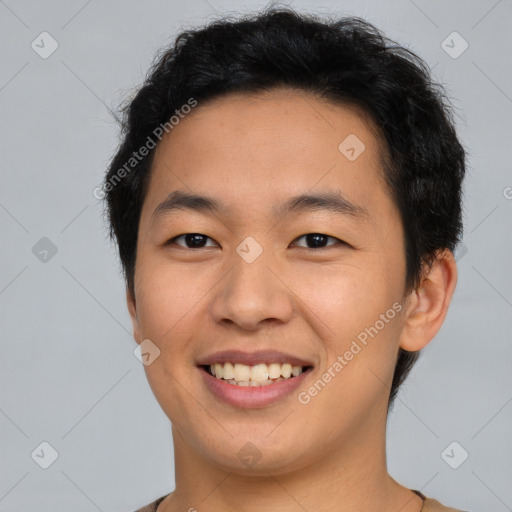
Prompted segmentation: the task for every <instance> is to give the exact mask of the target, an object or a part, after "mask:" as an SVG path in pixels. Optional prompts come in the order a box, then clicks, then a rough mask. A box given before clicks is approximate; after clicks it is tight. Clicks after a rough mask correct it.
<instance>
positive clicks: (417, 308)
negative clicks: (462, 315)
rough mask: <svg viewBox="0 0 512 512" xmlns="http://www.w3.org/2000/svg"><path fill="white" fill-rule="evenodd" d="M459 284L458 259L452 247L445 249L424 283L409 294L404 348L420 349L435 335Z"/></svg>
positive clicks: (402, 337) (403, 331)
mask: <svg viewBox="0 0 512 512" xmlns="http://www.w3.org/2000/svg"><path fill="white" fill-rule="evenodd" d="M456 283H457V264H456V263H455V258H454V256H453V253H452V252H451V251H450V250H449V249H444V250H442V251H440V252H439V253H438V254H437V257H436V260H435V261H434V263H433V264H432V266H431V268H430V270H428V273H427V275H426V276H425V277H424V278H423V279H422V282H421V284H420V285H419V286H418V287H417V289H416V290H414V291H413V292H411V293H410V295H409V296H408V297H407V300H406V311H405V320H404V327H403V329H402V333H401V335H400V339H399V344H400V347H401V348H403V349H404V350H407V351H410V352H416V351H418V350H421V349H422V348H423V347H425V346H426V345H427V344H428V343H429V342H430V341H431V340H432V339H433V338H434V336H435V335H436V334H437V332H438V331H439V329H440V328H441V325H442V324H443V322H444V319H445V317H446V313H447V312H448V306H449V305H450V301H451V299H452V295H453V292H454V290H455V285H456Z"/></svg>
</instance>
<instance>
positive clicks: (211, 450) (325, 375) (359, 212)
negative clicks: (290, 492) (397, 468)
mask: <svg viewBox="0 0 512 512" xmlns="http://www.w3.org/2000/svg"><path fill="white" fill-rule="evenodd" d="M185 195H193V196H202V197H204V198H207V200H204V199H203V200H200V199H197V198H195V199H193V198H192V199H191V198H186V197H185ZM298 196H306V197H302V199H300V200H297V199H296V198H297V197H298ZM403 247H404V245H403V232H402V226H401V221H400V217H399V212H398V210H397V207H396V206H395V204H394V203H393V201H392V199H391V197H390V195H389V191H388V189H387V188H386V185H385V183H384V179H383V169H382V165H381V150H380V146H379V141H378V138H377V136H376V133H375V130H374V129H373V127H372V125H371V123H370V122H369V121H368V120H367V119H366V118H365V116H363V115H362V114H361V112H359V111H358V110H357V109H355V108H354V107H349V106H342V105H338V104H333V103H330V102H327V101H323V100H319V99H317V98H315V97H313V96H310V95H308V94H307V93H301V92H297V91H291V90H284V89H282V90H274V91H271V92H269V91H267V92H265V93H263V94H260V95H250V96H249V95H229V96H227V97H225V98H222V99H216V100H213V101H211V102H209V103H206V104H204V105H201V104H199V105H198V106H197V107H196V108H195V110H193V111H192V112H191V113H190V114H188V115H187V116H186V117H185V118H184V119H182V120H181V121H180V123H179V124H178V125H176V126H175V127H174V128H173V130H172V131H171V132H170V133H169V135H168V136H166V138H164V139H163V140H162V141H161V142H160V144H159V146H158V147H157V149H156V154H155V159H154V162H153V167H152V171H151V179H150V183H149V188H148V191H147V195H146V197H145V201H144V205H143V208H142V213H141V220H140V226H139V235H138V247H137V263H136V270H135V300H133V299H132V298H131V296H129V297H128V304H129V309H130V313H131V316H132V319H133V323H134V336H135V339H136V341H137V342H139V343H140V342H141V341H142V340H150V342H149V343H150V345H147V346H150V347H152V349H151V350H150V353H152V354H153V356H150V357H151V358H153V357H155V356H154V354H157V353H158V350H159V351H160V353H159V355H158V357H156V358H154V360H153V361H152V362H151V364H148V365H147V366H145V371H146V374H147V378H148V380H149V383H150V385H151V388H152V390H153V392H154V394H155V396H156V399H157V400H158V402H159V403H160V405H161V407H162V409H163V410H164V412H165V413H166V414H167V416H168V417H169V419H170V420H171V422H172V424H173V433H174V435H175V437H179V438H180V442H181V443H182V445H183V446H186V449H187V450H190V453H192V452H193V453H194V455H195V456H198V457H200V458H203V459H204V460H208V461H209V462H210V463H213V464H216V465H218V466H220V467H223V468H225V469H227V470H230V471H233V470H236V471H239V472H243V471H245V470H247V471H249V469H250V468H249V466H250V463H248V460H249V459H250V457H251V456H253V457H256V458H257V459H258V463H257V466H256V467H255V468H253V469H252V473H254V472H255V470H256V469H258V471H263V472H264V471H270V470H271V471H273V472H274V473H279V472H285V471H288V470H290V468H297V467H301V466H305V465H307V464H311V463H314V461H316V460H321V459H322V458H324V459H325V457H327V456H328V455H329V454H333V453H337V452H341V451H345V452H346V451H347V450H348V448H349V447H353V446H354V440H355V439H357V438H358V437H359V438H361V437H362V436H364V438H365V439H367V440H368V439H375V443H381V440H380V439H378V436H377V434H376V433H377V432H379V433H380V432H381V431H382V429H383V428H384V424H385V419H386V412H387V401H388V395H389V387H390V385H391V380H392V376H393V371H394V367H395V362H396V355H397V351H398V347H399V343H400V336H401V334H402V330H403V325H404V320H403V309H402V308H403V304H404V303H403V294H404V279H405V254H404V249H403ZM145 343H146V344H147V343H148V342H147V341H146V342H145ZM155 347H156V348H155ZM215 363H217V366H214V368H213V370H214V372H215V371H217V373H218V375H217V376H212V375H211V374H210V365H215ZM231 365H233V366H231ZM290 366H291V367H292V368H290ZM290 371H292V374H291V376H290ZM221 376H222V378H220V377H221ZM279 378H280V379H281V380H279ZM235 382H236V383H235ZM247 443H251V444H247ZM370 444H371V443H370ZM247 456H249V458H248V457H247Z"/></svg>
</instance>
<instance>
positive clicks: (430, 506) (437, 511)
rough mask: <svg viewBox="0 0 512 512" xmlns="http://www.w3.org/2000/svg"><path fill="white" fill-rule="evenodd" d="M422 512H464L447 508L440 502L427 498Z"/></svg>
mask: <svg viewBox="0 0 512 512" xmlns="http://www.w3.org/2000/svg"><path fill="white" fill-rule="evenodd" d="M421 512H464V511H463V510H459V509H457V508H451V507H445V506H444V505H442V504H441V503H439V501H437V500H434V499H432V498H426V499H425V502H424V504H423V508H422V509H421Z"/></svg>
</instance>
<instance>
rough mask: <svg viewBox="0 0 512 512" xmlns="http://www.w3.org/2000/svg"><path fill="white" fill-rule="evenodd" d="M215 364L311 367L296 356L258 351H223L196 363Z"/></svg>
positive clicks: (203, 364)
mask: <svg viewBox="0 0 512 512" xmlns="http://www.w3.org/2000/svg"><path fill="white" fill-rule="evenodd" d="M216 363H219V364H221V363H233V364H236V363H238V364H245V365H247V366H255V365H257V364H271V363H280V364H286V363H289V364H291V365H292V366H313V364H312V363H311V362H310V361H306V360H305V359H301V358H299V357H297V356H294V355H291V354H286V353H284V352H278V351H276V350H258V351H256V352H242V351H240V350H224V351H222V352H215V353H213V354H210V355H207V356H205V357H202V358H201V359H199V361H198V362H197V365H198V366H206V365H211V364H216Z"/></svg>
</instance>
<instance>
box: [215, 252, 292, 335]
mask: <svg viewBox="0 0 512 512" xmlns="http://www.w3.org/2000/svg"><path fill="white" fill-rule="evenodd" d="M264 255H265V251H264V252H263V254H262V255H261V256H260V257H259V258H257V259H256V260H255V261H253V262H252V263H247V262H246V261H244V260H243V259H242V258H241V257H239V256H238V255H237V254H235V255H234V257H233V262H232V266H231V271H230V272H228V274H227V275H226V277H225V278H224V279H223V280H222V281H221V283H220V286H219V287H217V288H216V290H217V294H216V295H215V297H214V299H213V301H212V302H211V309H210V311H211V314H212V315H213V317H214V320H215V321H216V322H220V323H224V324H226V323H228V324H235V325H236V326H238V327H239V328H240V329H242V330H246V331H255V330H258V329H260V328H261V327H262V326H263V325H265V326H266V325H267V324H269V323H272V322H275V323H286V322H288V321H289V320H290V319H291V317H292V315H293V309H294V307H293V300H292V296H293V293H292V291H291V290H290V289H289V288H288V287H287V285H286V284H285V282H283V280H282V278H280V277H278V276H279V272H277V271H276V270H274V269H273V268H272V266H273V267H275V264H274V265H272V262H271V261H269V259H270V258H267V257H266V256H264ZM274 263H275V262H274Z"/></svg>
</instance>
